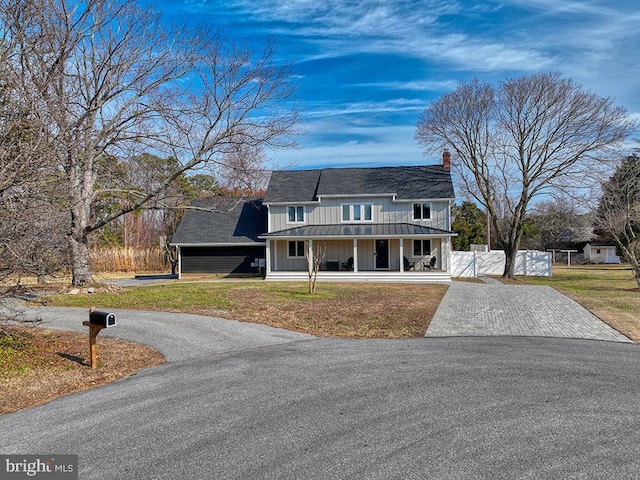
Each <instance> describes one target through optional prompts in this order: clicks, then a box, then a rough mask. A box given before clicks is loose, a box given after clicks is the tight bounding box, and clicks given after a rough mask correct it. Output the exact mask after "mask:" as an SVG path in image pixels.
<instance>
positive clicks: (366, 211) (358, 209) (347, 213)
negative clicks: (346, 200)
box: [342, 203, 373, 222]
mask: <svg viewBox="0 0 640 480" xmlns="http://www.w3.org/2000/svg"><path fill="white" fill-rule="evenodd" d="M342 221H343V222H372V221H373V213H372V207H371V204H370V203H351V204H344V205H342Z"/></svg>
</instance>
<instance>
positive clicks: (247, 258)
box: [180, 246, 265, 273]
mask: <svg viewBox="0 0 640 480" xmlns="http://www.w3.org/2000/svg"><path fill="white" fill-rule="evenodd" d="M259 258H265V247H264V246H259V247H256V246H230V247H181V248H180V259H181V268H180V270H181V273H255V272H256V268H255V267H252V266H251V264H252V263H254V262H255V261H256V259H259Z"/></svg>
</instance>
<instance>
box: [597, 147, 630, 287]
mask: <svg viewBox="0 0 640 480" xmlns="http://www.w3.org/2000/svg"><path fill="white" fill-rule="evenodd" d="M602 191H603V195H602V198H601V199H600V204H599V205H598V210H597V215H596V222H595V226H596V229H597V230H598V231H599V233H601V234H602V233H604V234H607V235H608V236H610V237H611V238H612V239H613V241H614V242H615V243H616V245H617V246H618V249H619V250H620V251H621V252H622V256H623V258H624V259H625V260H626V261H628V262H629V263H630V264H631V267H632V268H633V271H634V275H635V279H636V282H637V283H638V288H639V289H640V158H638V156H636V155H631V156H630V157H627V158H625V159H624V160H623V161H622V163H621V164H620V166H619V167H618V168H617V170H616V171H615V173H614V174H613V175H612V176H611V178H610V179H609V180H608V181H606V182H604V183H603V185H602Z"/></svg>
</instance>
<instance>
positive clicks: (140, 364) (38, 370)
mask: <svg viewBox="0 0 640 480" xmlns="http://www.w3.org/2000/svg"><path fill="white" fill-rule="evenodd" d="M2 332H4V333H2ZM2 332H0V414H4V413H9V412H13V411H16V410H20V409H22V408H26V407H32V406H35V405H39V404H42V403H46V402H48V401H50V400H53V399H54V398H57V397H60V396H62V395H66V394H68V393H73V392H78V391H81V390H86V389H88V388H92V387H97V386H99V385H104V384H106V383H110V382H113V381H115V380H118V379H120V378H123V377H126V376H129V375H131V374H132V373H134V372H136V371H138V370H141V369H143V368H147V367H152V366H155V365H160V364H162V363H164V362H165V360H164V358H163V357H162V355H160V354H159V353H158V352H156V351H155V350H154V349H153V348H151V347H148V346H145V345H139V344H136V343H131V342H125V341H123V340H118V339H114V338H107V337H98V343H97V345H98V367H97V368H96V369H95V370H93V369H91V367H90V366H89V358H88V355H89V340H88V333H87V334H80V333H75V332H65V331H57V330H49V329H45V328H41V327H22V326H2Z"/></svg>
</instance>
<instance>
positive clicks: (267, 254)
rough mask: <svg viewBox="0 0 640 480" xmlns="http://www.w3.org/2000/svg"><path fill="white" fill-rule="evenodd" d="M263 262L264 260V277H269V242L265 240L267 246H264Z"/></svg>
mask: <svg viewBox="0 0 640 480" xmlns="http://www.w3.org/2000/svg"><path fill="white" fill-rule="evenodd" d="M264 255H265V257H266V258H265V260H264V267H265V275H267V276H268V275H269V274H270V273H271V240H270V239H268V238H267V245H266V246H265V252H264Z"/></svg>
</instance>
